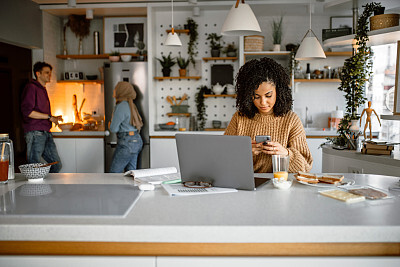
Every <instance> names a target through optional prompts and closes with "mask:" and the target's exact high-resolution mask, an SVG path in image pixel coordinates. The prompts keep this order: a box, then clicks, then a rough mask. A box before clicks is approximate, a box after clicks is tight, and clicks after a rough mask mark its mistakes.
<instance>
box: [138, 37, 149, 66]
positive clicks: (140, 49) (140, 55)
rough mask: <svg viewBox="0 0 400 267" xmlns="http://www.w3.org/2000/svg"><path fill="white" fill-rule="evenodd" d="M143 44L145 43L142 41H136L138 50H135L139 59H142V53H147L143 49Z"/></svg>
mask: <svg viewBox="0 0 400 267" xmlns="http://www.w3.org/2000/svg"><path fill="white" fill-rule="evenodd" d="M145 46H146V45H145V44H144V43H143V42H142V41H139V42H138V43H137V47H138V50H137V52H136V53H137V54H138V55H139V60H140V61H144V55H145V54H147V51H146V50H144V48H145Z"/></svg>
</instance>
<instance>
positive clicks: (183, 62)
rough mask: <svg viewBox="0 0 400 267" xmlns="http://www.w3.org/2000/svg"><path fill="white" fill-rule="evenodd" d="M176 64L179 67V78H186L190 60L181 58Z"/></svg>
mask: <svg viewBox="0 0 400 267" xmlns="http://www.w3.org/2000/svg"><path fill="white" fill-rule="evenodd" d="M176 62H177V63H178V66H179V76H180V77H186V68H187V67H188V66H189V63H190V59H185V58H184V57H181V56H179V57H178V58H177V59H176Z"/></svg>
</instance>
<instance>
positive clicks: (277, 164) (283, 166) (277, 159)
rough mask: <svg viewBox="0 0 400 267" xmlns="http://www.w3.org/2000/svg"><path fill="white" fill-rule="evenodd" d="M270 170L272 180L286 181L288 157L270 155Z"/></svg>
mask: <svg viewBox="0 0 400 267" xmlns="http://www.w3.org/2000/svg"><path fill="white" fill-rule="evenodd" d="M272 169H273V172H274V178H278V179H279V180H285V181H286V180H287V179H288V170H289V155H287V156H283V155H272Z"/></svg>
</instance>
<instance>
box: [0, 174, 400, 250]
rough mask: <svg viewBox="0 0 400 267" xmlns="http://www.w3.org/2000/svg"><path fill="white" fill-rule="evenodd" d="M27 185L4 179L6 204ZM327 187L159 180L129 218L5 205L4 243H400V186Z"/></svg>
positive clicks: (55, 179) (101, 178) (71, 179)
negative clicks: (373, 195)
mask: <svg viewBox="0 0 400 267" xmlns="http://www.w3.org/2000/svg"><path fill="white" fill-rule="evenodd" d="M269 175H271V174H267V176H269ZM345 177H346V178H352V179H354V180H355V181H356V183H357V184H366V183H368V184H369V185H372V186H375V187H379V188H382V189H388V187H389V186H390V185H393V184H394V183H396V182H397V181H398V180H399V178H398V177H390V176H382V175H365V174H345ZM25 183H28V182H27V181H26V180H25V179H24V178H23V177H22V176H21V174H17V175H16V179H15V180H11V181H10V182H9V183H8V185H0V194H1V195H2V196H0V197H1V198H0V199H2V201H3V203H2V208H3V206H4V205H5V204H7V203H4V194H5V193H6V192H7V191H9V190H13V189H15V188H17V187H18V186H20V185H23V184H25ZM42 183H44V184H130V185H131V184H133V179H132V177H124V176H122V175H121V174H89V173H88V174H83V173H81V174H79V173H78V174H49V175H48V176H47V177H46V179H45V180H44V181H43V182H42ZM319 190H321V188H317V187H311V186H307V185H302V184H299V183H297V182H294V184H293V186H292V187H291V188H290V189H289V190H286V191H281V190H278V189H275V188H273V185H272V184H265V185H263V186H262V187H261V188H258V190H257V191H242V190H239V192H237V193H228V194H215V195H203V196H186V197H170V196H168V194H167V193H166V192H165V191H164V190H163V189H162V188H160V187H159V186H157V187H156V190H155V191H145V192H144V193H143V194H142V196H141V197H140V199H139V200H138V201H137V203H136V204H135V206H134V207H133V209H132V210H131V211H130V212H129V213H128V214H127V216H126V217H125V218H99V217H92V218H91V217H89V218H88V217H85V218H84V217H81V218H79V217H71V218H68V217H67V218H66V217H63V218H62V217H54V216H47V217H46V216H44V217H38V216H37V217H34V216H31V217H26V216H25V217H24V216H7V215H3V213H2V212H1V211H0V241H7V240H8V241H11V240H20V241H22V240H25V241H104V242H195V243H197V242H211V243H213V242H215V243H219V242H228V243H247V242H255V243H297V242H309V243H314V242H315V243H320V242H345V243H346V242H400V213H399V212H398V211H399V210H400V198H399V195H400V191H390V193H392V194H393V195H394V196H395V197H394V198H391V199H387V200H375V201H371V200H367V201H364V202H361V203H354V204H346V203H344V202H341V201H337V200H334V199H330V198H327V197H324V196H322V195H320V194H319V193H318V191H319ZM86 204H87V203H82V205H86ZM16 205H18V203H16ZM3 209H4V208H3Z"/></svg>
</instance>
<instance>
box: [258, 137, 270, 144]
mask: <svg viewBox="0 0 400 267" xmlns="http://www.w3.org/2000/svg"><path fill="white" fill-rule="evenodd" d="M269 141H271V136H270V135H257V136H256V143H257V144H258V143H263V145H266V144H267V143H268V142H269Z"/></svg>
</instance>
